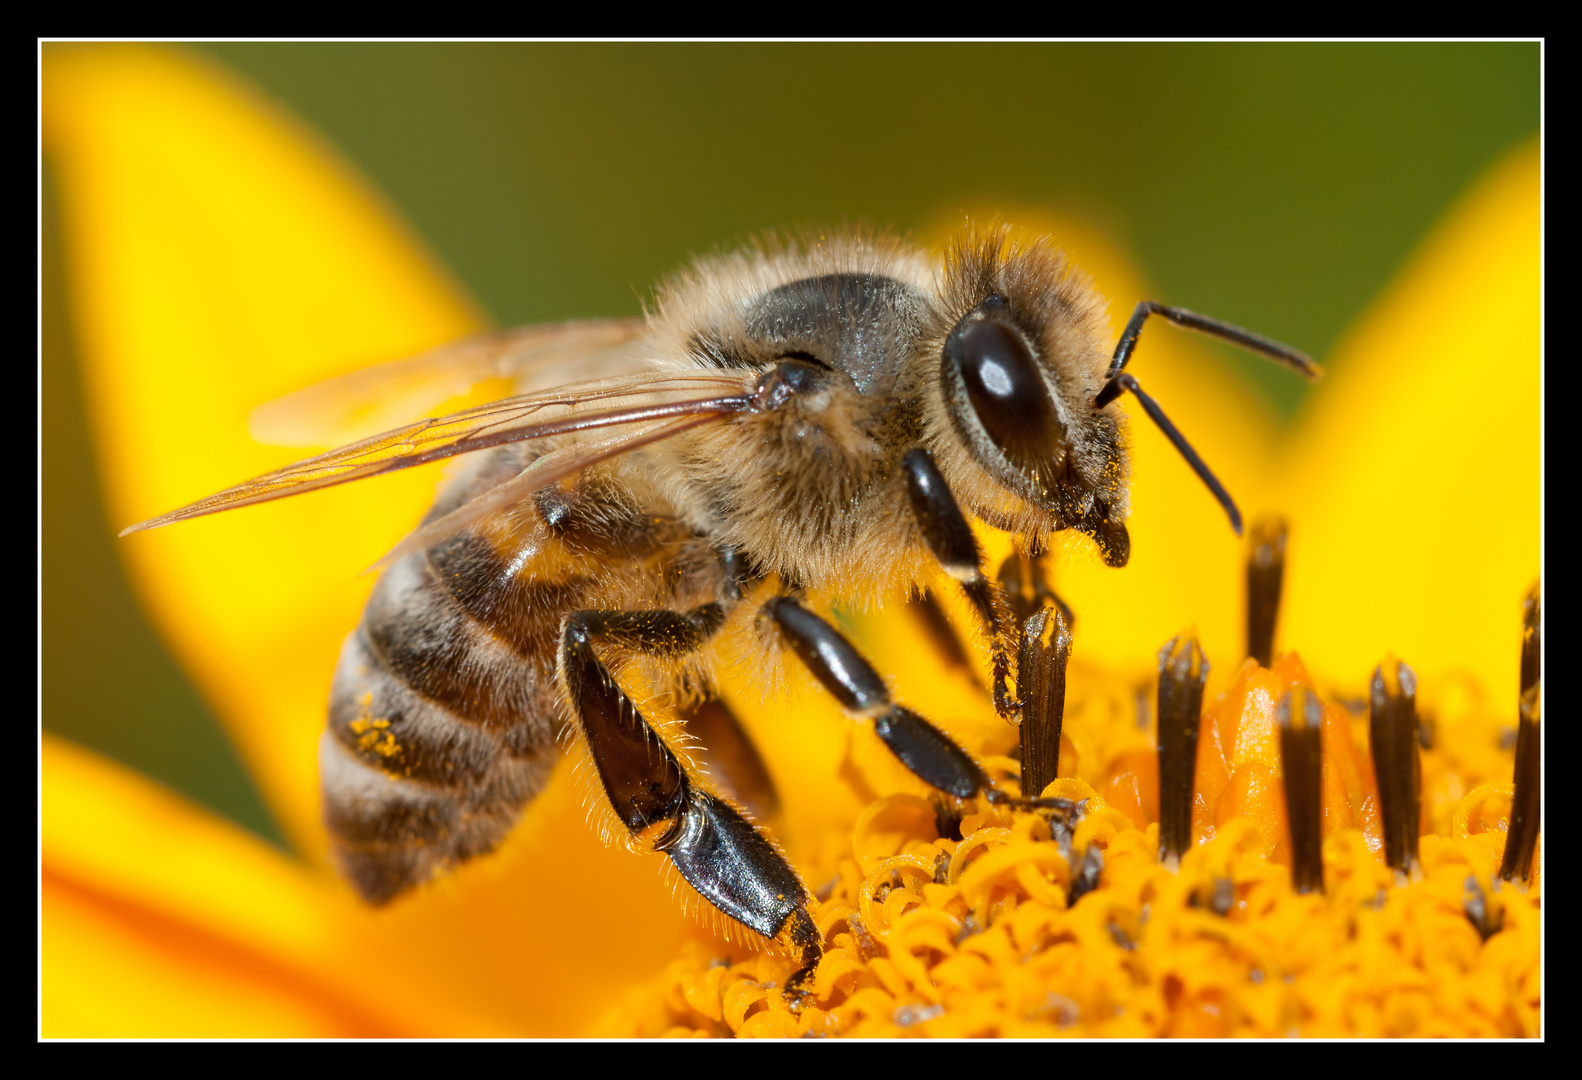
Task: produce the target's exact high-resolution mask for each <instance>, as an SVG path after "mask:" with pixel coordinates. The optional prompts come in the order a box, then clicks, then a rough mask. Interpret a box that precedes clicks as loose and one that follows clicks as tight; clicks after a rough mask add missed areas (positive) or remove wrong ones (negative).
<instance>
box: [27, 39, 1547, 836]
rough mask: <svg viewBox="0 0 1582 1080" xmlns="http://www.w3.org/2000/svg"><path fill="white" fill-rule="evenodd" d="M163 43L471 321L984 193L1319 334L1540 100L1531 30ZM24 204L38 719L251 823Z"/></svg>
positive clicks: (260, 817)
mask: <svg viewBox="0 0 1582 1080" xmlns="http://www.w3.org/2000/svg"><path fill="white" fill-rule="evenodd" d="M194 48H197V50H198V51H200V52H202V53H204V54H206V55H208V56H209V57H210V58H212V59H214V60H217V61H219V62H220V63H222V64H225V65H227V66H229V67H230V68H232V69H233V70H234V71H236V72H237V73H239V74H240V75H242V76H243V77H245V78H247V79H249V80H251V81H252V82H253V83H254V84H255V85H257V86H258V87H260V88H261V89H262V90H263V91H264V92H265V93H266V94H268V95H270V96H271V97H273V98H274V99H275V100H276V101H277V102H278V103H279V104H281V105H282V106H284V107H285V108H286V109H288V110H290V111H291V112H293V113H295V114H296V115H297V116H299V117H301V118H302V119H303V120H304V121H305V122H306V123H307V124H308V125H310V126H311V127H313V128H315V129H317V131H318V132H320V133H321V134H322V135H323V136H324V137H325V138H326V139H327V140H328V141H329V142H330V143H332V144H333V145H334V146H336V147H337V148H338V149H339V151H340V152H341V153H342V154H343V155H345V156H346V157H347V158H348V159H349V160H350V161H351V162H353V163H354V164H355V165H356V166H357V167H358V168H360V169H362V170H363V172H364V173H365V174H366V175H367V176H368V177H370V178H371V180H372V182H373V184H374V185H375V186H376V187H378V188H379V189H381V190H382V191H383V192H384V193H385V194H386V195H387V196H388V197H389V199H390V201H391V202H392V203H393V204H394V205H395V206H396V207H397V208H399V210H400V212H401V213H403V214H404V215H405V216H406V218H407V220H408V221H409V222H410V223H411V224H412V225H413V227H414V228H415V229H416V231H417V232H418V233H419V234H420V235H421V236H422V237H423V238H424V239H425V240H426V241H427V243H428V244H429V245H430V246H431V248H432V249H433V250H434V251H435V252H437V253H438V255H439V257H440V258H441V259H442V260H443V261H444V262H446V263H447V264H448V265H449V267H450V268H451V269H452V271H453V272H454V273H455V274H456V276H457V278H458V279H459V280H460V281H461V282H462V283H463V284H464V285H465V286H466V288H468V289H469V290H470V291H471V293H472V295H473V296H474V297H476V298H477V299H478V301H479V302H480V303H482V305H483V306H484V308H485V309H486V310H487V311H488V312H489V313H490V315H491V316H492V317H493V318H494V319H495V320H496V321H497V322H498V323H500V324H502V325H512V324H522V323H532V322H539V321H545V320H552V319H553V320H558V319H566V318H577V317H582V316H596V315H627V314H635V313H636V312H637V311H638V305H639V298H640V297H641V296H643V295H646V293H647V291H648V289H649V287H650V285H651V284H652V283H653V282H654V280H655V279H656V278H658V277H659V276H660V275H662V274H663V273H665V272H666V271H668V270H670V269H672V268H673V267H674V266H675V265H676V264H677V263H678V262H679V261H680V260H681V259H682V257H684V256H685V254H686V253H688V252H691V251H703V250H708V249H712V248H715V247H718V246H721V245H729V244H732V243H734V242H737V241H739V240H741V239H743V238H745V237H747V236H750V235H752V234H754V233H758V232H761V231H763V230H766V229H769V228H774V227H778V226H786V225H798V224H821V223H833V222H840V221H843V220H847V221H859V220H861V221H867V222H869V223H872V224H875V225H880V226H894V227H896V228H898V229H901V230H903V231H904V230H910V229H918V228H922V227H925V226H927V225H929V224H931V223H935V222H937V221H939V220H940V219H941V217H942V216H945V215H953V214H955V213H957V212H958V211H960V210H963V209H965V208H966V207H968V206H973V207H981V206H984V205H993V204H995V203H996V202H1004V203H1006V204H1016V205H1027V204H1034V205H1042V206H1049V207H1052V208H1059V209H1063V210H1067V211H1075V212H1077V213H1079V214H1081V215H1083V216H1084V217H1085V218H1087V219H1089V220H1091V221H1092V222H1093V223H1094V224H1095V225H1096V226H1098V227H1100V228H1102V229H1104V230H1106V231H1108V232H1109V233H1110V234H1111V235H1112V236H1114V237H1115V238H1116V239H1118V240H1119V241H1120V242H1121V243H1122V244H1123V245H1124V246H1125V247H1127V248H1128V249H1129V250H1130V251H1131V252H1132V253H1133V254H1134V255H1135V257H1136V258H1137V260H1138V262H1139V263H1140V264H1141V266H1142V267H1143V269H1144V272H1145V273H1146V275H1147V276H1148V277H1149V279H1150V280H1151V281H1152V282H1153V284H1154V286H1155V287H1156V289H1157V295H1156V297H1155V298H1157V299H1161V300H1165V301H1168V302H1170V303H1175V304H1181V305H1184V306H1187V307H1191V308H1194V309H1196V310H1199V311H1203V312H1207V313H1212V314H1213V315H1215V316H1217V317H1220V318H1224V319H1229V320H1230V321H1232V322H1237V323H1241V324H1243V325H1246V326H1249V327H1252V328H1255V329H1256V330H1258V331H1259V332H1261V333H1264V334H1267V335H1269V336H1272V337H1275V338H1278V339H1280V340H1284V341H1288V342H1291V343H1292V344H1295V345H1297V346H1299V347H1301V348H1303V349H1306V350H1307V351H1309V352H1311V353H1312V354H1313V355H1314V356H1316V357H1318V358H1319V359H1321V360H1322V359H1323V358H1324V357H1325V355H1326V354H1327V353H1328V351H1329V349H1330V347H1331V346H1332V345H1333V344H1334V343H1335V342H1336V340H1337V339H1338V338H1339V336H1340V335H1341V334H1342V333H1343V332H1344V331H1345V329H1346V328H1347V327H1348V326H1349V324H1350V323H1351V322H1352V321H1353V320H1354V319H1355V318H1356V317H1357V316H1358V315H1360V314H1361V313H1362V312H1363V310H1364V309H1365V308H1366V306H1367V305H1368V303H1369V301H1370V300H1371V299H1372V298H1373V297H1374V296H1376V295H1377V294H1378V293H1379V292H1380V291H1381V289H1382V288H1383V287H1384V285H1385V284H1386V283H1387V282H1388V280H1389V279H1390V277H1391V275H1392V274H1393V273H1394V272H1395V271H1396V270H1397V269H1398V268H1399V267H1400V266H1401V265H1402V263H1403V262H1404V261H1405V260H1406V258H1407V257H1408V256H1409V255H1410V253H1411V251H1412V249H1413V248H1414V246H1415V245H1416V244H1417V243H1418V242H1419V240H1421V239H1422V238H1423V236H1424V235H1425V233H1426V232H1427V231H1428V230H1429V228H1430V227H1431V226H1432V225H1433V224H1434V223H1435V221H1436V220H1438V218H1439V217H1440V216H1441V215H1442V214H1443V213H1444V212H1445V211H1446V210H1447V209H1448V208H1449V207H1450V205H1451V204H1452V202H1453V201H1454V200H1455V198H1456V197H1457V195H1459V194H1460V193H1461V192H1462V190H1463V189H1464V188H1465V187H1466V186H1467V185H1468V184H1469V183H1470V182H1472V181H1473V180H1474V179H1476V178H1477V176H1478V175H1479V174H1480V173H1481V172H1482V171H1483V170H1484V169H1485V168H1487V167H1488V166H1489V165H1490V164H1492V163H1493V162H1494V161H1495V160H1496V159H1497V158H1499V157H1500V156H1501V155H1503V154H1504V153H1505V152H1507V151H1508V150H1510V149H1511V148H1513V147H1514V146H1515V145H1516V144H1518V143H1520V142H1522V141H1523V140H1525V139H1528V138H1530V137H1531V136H1533V135H1534V134H1535V133H1536V132H1537V131H1538V123H1539V94H1540V75H1539V48H1538V46H1537V45H1536V44H1492V45H1490V44H1405V45H1401V44H1359V45H1350V44H1346V45H1329V44H1292V45H1284V44H1277V45H1241V44H1228V45H1172V44H1115V45H1110V44H1069V45H1022V44H1011V45H977V44H973V45H913V44H898V45H889V44H883V45H867V44H834V45H736V44H723V45H716V44H698V45H644V44H628V45H604V44H594V45H538V44H488V45H452V44H443V45H433V44H412V45H384V44H332V45H315V44H289V45H275V44H227V45H215V46H204V47H194ZM43 212H44V230H43V235H44V243H43V267H42V277H41V285H42V292H43V297H42V300H43V304H42V313H43V328H44V334H43V338H44V342H43V357H42V377H43V499H42V502H43V560H42V561H43V583H42V587H43V604H42V632H43V643H42V653H43V656H42V668H43V703H42V711H43V723H44V727H45V729H46V730H49V731H52V732H55V733H57V734H60V735H63V736H66V737H68V738H71V739H74V740H76V741H78V742H80V743H83V744H85V745H88V746H90V747H93V748H95V749H97V750H99V751H101V752H103V753H106V754H108V755H110V756H112V757H115V758H117V759H119V760H121V761H124V762H126V763H128V764H130V765H132V766H133V767H135V768H137V769H140V770H142V771H143V772H145V773H147V774H149V775H151V776H154V777H156V778H158V779H160V780H162V781H164V782H165V783H167V784H170V785H171V786H173V787H175V788H177V789H178V790H181V791H184V792H186V793H188V794H189V795H191V796H193V797H194V798H196V799H198V800H200V801H202V802H204V803H206V804H208V805H209V806H211V807H213V808H215V809H217V810H218V811H220V812H221V813H223V814H226V815H228V816H229V817H231V818H232V819H234V820H236V821H238V822H241V823H242V824H244V825H246V826H247V827H249V828H251V829H253V830H255V831H257V832H258V833H260V834H261V835H264V836H266V837H268V838H270V839H272V840H275V841H276V842H279V835H278V833H277V831H276V830H275V829H274V827H273V825H272V823H271V822H270V820H269V817H268V814H267V813H266V811H265V810H264V809H263V806H262V804H261V803H260V801H259V799H258V796H257V794H256V792H255V791H254V790H253V788H252V786H251V784H250V783H249V781H248V779H247V776H246V774H245V772H244V771H243V769H242V768H241V766H240V764H239V763H238V762H237V760H236V757H235V755H234V754H233V752H232V751H231V748H230V746H229V744H228V743H227V742H226V740H225V737H224V736H223V734H221V732H220V730H219V728H218V726H217V725H216V724H215V722H214V721H213V719H212V718H211V716H210V714H209V712H208V710H207V707H206V706H205V705H204V703H203V702H202V701H201V700H200V699H199V698H198V696H197V695H196V694H195V693H194V692H193V690H192V689H191V687H190V685H189V684H188V682H187V681H186V678H185V676H184V675H183V674H182V673H181V671H180V670H179V669H178V668H177V667H176V666H175V664H174V662H173V661H172V660H171V659H170V657H169V654H168V653H167V652H166V650H165V649H164V647H163V645H162V644H161V643H160V642H159V640H158V639H157V638H156V637H155V636H154V634H153V632H152V631H151V630H150V628H149V626H148V624H147V622H146V620H145V619H144V617H143V616H142V614H141V612H140V611H139V610H138V608H137V605H136V602H135V601H134V600H133V598H132V594H131V591H130V588H129V586H128V585H127V583H126V580H125V577H124V574H123V571H122V568H121V564H120V562H119V555H118V553H117V550H116V548H115V545H114V541H113V536H114V532H113V530H112V529H111V527H110V524H109V523H108V522H107V521H106V519H105V515H104V511H103V508H102V504H101V501H100V499H99V492H98V481H97V478H96V476H95V473H94V465H93V460H92V456H91V453H90V450H89V447H88V433H87V424H86V419H85V416H84V413H83V407H82V399H81V388H80V383H79V375H78V369H77V365H76V361H75V358H74V355H73V351H72V341H71V312H70V297H69V296H68V295H66V293H65V291H64V289H63V281H64V277H63V269H62V266H61V251H60V244H59V229H60V227H61V226H60V222H59V221H58V220H57V218H56V214H55V203H54V200H53V197H52V195H51V192H50V189H49V177H48V173H47V171H46V174H45V196H44V202H43ZM1136 299H1140V298H1139V297H1114V298H1112V301H1113V302H1114V303H1115V304H1116V305H1117V306H1119V307H1122V308H1124V307H1127V306H1129V305H1130V304H1131V303H1132V302H1133V301H1134V300H1136ZM1221 356H1222V360H1223V362H1225V363H1227V364H1232V365H1234V366H1236V367H1237V368H1238V369H1239V370H1242V371H1243V372H1244V373H1245V375H1246V377H1247V378H1248V379H1249V380H1251V381H1252V382H1253V383H1254V384H1256V385H1257V386H1258V387H1260V388H1261V389H1262V391H1263V392H1264V393H1265V394H1266V395H1267V396H1268V398H1269V400H1270V402H1271V404H1272V405H1273V406H1274V407H1275V408H1276V409H1277V410H1278V411H1279V412H1281V413H1282V414H1284V415H1286V416H1289V415H1291V413H1293V412H1294V411H1295V409H1296V408H1297V407H1298V406H1299V404H1300V402H1301V397H1302V394H1303V393H1304V387H1303V384H1302V383H1301V382H1300V381H1299V380H1295V379H1291V378H1289V377H1288V376H1286V375H1284V374H1283V373H1282V372H1280V371H1278V370H1277V369H1275V368H1274V367H1273V366H1272V365H1269V366H1265V365H1260V364H1258V362H1256V361H1252V360H1249V359H1247V358H1244V357H1242V356H1240V355H1239V354H1235V353H1232V352H1229V351H1223V352H1222V353H1221Z"/></svg>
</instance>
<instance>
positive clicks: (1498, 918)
mask: <svg viewBox="0 0 1582 1080" xmlns="http://www.w3.org/2000/svg"><path fill="white" fill-rule="evenodd" d="M1461 910H1462V911H1464V912H1466V913H1467V922H1469V923H1471V924H1472V926H1473V928H1474V929H1476V930H1477V932H1478V937H1480V938H1482V939H1483V940H1484V941H1487V940H1489V938H1491V937H1493V936H1494V935H1495V934H1497V933H1499V932H1500V930H1501V929H1503V928H1504V926H1505V912H1503V911H1495V912H1492V913H1491V912H1490V911H1489V902H1488V897H1487V896H1485V895H1484V893H1483V886H1482V885H1479V884H1478V878H1477V875H1476V874H1468V875H1467V880H1466V882H1465V883H1464V884H1463V885H1462V887H1461Z"/></svg>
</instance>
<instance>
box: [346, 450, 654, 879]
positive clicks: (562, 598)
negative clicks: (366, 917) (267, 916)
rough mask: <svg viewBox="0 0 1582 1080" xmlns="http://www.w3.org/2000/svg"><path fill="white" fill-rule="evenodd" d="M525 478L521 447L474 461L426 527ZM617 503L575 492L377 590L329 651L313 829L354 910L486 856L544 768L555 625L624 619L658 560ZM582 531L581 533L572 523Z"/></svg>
mask: <svg viewBox="0 0 1582 1080" xmlns="http://www.w3.org/2000/svg"><path fill="white" fill-rule="evenodd" d="M523 464H524V460H523V457H522V454H521V452H520V449H519V448H516V447H503V448H501V450H499V451H496V452H493V453H491V454H489V455H486V456H485V460H484V461H483V462H480V467H479V468H477V469H475V470H474V472H473V473H472V474H471V475H469V476H466V477H461V478H458V479H457V480H456V481H455V482H454V483H453V484H452V485H451V486H450V487H449V488H448V489H447V490H446V491H445V492H444V494H443V495H442V497H441V499H440V501H439V502H438V503H436V505H435V507H434V509H433V510H432V511H430V513H429V517H428V520H433V519H434V518H435V517H437V516H439V515H442V514H444V513H446V512H448V511H449V510H450V509H453V508H454V507H455V506H457V505H460V503H461V502H463V501H465V499H466V498H468V497H470V496H471V495H472V494H476V493H477V492H479V491H481V490H483V489H484V488H486V487H488V486H492V484H493V483H495V482H498V480H499V479H501V478H502V476H506V475H510V474H512V473H514V472H515V471H518V470H520V469H521V468H522V466H523ZM620 496H624V497H620ZM630 498H631V497H630V493H629V492H627V491H626V489H624V488H621V489H620V490H619V494H616V493H612V491H611V489H610V487H609V484H608V482H606V483H604V484H602V485H598V486H597V487H596V488H590V482H589V481H584V483H583V485H581V486H580V487H579V488H578V490H577V491H576V492H572V493H570V494H567V493H564V492H557V493H555V494H554V495H553V496H551V497H549V498H548V499H546V498H540V499H538V500H534V501H533V503H532V504H530V505H526V506H522V507H518V508H517V509H516V510H514V511H512V512H510V513H509V514H503V515H498V516H496V517H494V518H491V519H487V520H486V521H484V522H482V523H481V524H480V525H478V526H475V527H474V529H473V530H472V531H470V532H466V533H463V534H461V535H459V536H457V537H454V538H453V539H450V540H447V541H445V542H443V543H441V544H440V545H438V546H436V547H434V548H432V549H430V550H428V551H426V552H419V553H415V554H413V555H409V556H407V557H406V558H404V559H402V560H400V561H399V562H398V563H396V564H395V565H393V566H392V567H391V568H390V569H388V570H386V571H385V572H384V573H383V575H381V577H380V578H379V581H378V583H377V584H376V585H375V587H374V591H373V595H372V596H371V597H370V598H369V601H368V604H367V606H366V607H365V608H364V609H363V616H362V621H361V623H360V624H359V626H358V627H357V629H356V630H355V631H354V632H353V633H352V635H351V636H350V637H349V638H348V639H347V640H346V644H345V646H344V648H343V649H342V651H341V658H340V664H339V666H338V667H337V669H336V673H335V682H334V686H333V689H332V691H331V696H330V711H329V724H328V726H327V728H326V730H325V733H324V736H323V738H322V739H321V741H320V745H319V768H320V785H321V788H322V792H323V799H324V817H325V823H326V825H327V826H328V828H329V831H330V835H331V837H332V838H333V840H334V846H335V852H336V856H337V858H338V861H339V862H340V865H341V868H342V870H343V871H344V873H345V874H346V876H347V877H348V878H349V879H350V880H351V882H352V884H353V885H354V886H355V887H356V888H357V890H358V892H360V893H361V894H362V895H363V897H364V898H365V899H367V900H369V901H371V902H374V903H381V902H383V901H386V900H389V899H391V898H392V897H394V896H396V895H397V894H399V893H401V892H403V891H404V890H406V889H408V888H410V887H412V886H413V885H416V884H419V883H420V882H422V881H424V880H426V879H427V878H429V877H431V876H432V875H433V874H434V873H436V872H437V871H440V870H442V869H444V868H446V867H447V866H451V865H454V864H456V863H459V862H462V861H464V860H466V859H469V858H471V857H473V856H475V855H480V854H483V853H485V852H487V851H489V850H491V849H492V848H493V847H494V846H495V845H496V844H498V843H499V842H500V840H501V839H502V838H503V837H504V836H505V834H506V833H507V832H508V831H509V830H510V829H511V827H512V826H513V825H514V824H515V822H516V820H517V818H518V816H519V815H520V813H521V810H522V808H523V806H524V805H525V804H526V803H527V801H528V800H530V799H531V798H532V797H533V796H534V795H536V794H537V793H538V791H539V790H540V789H541V788H542V787H543V785H544V783H545V782H546V780H547V779H548V776H549V772H550V769H551V768H552V766H553V765H554V762H555V760H556V757H557V743H556V736H557V733H558V729H559V724H560V721H559V718H558V717H559V695H558V690H557V688H556V683H555V650H556V645H557V637H558V633H559V628H560V624H561V620H562V619H563V618H564V616H565V615H566V614H567V613H568V612H570V611H574V610H577V609H579V608H588V607H592V608H604V607H618V606H624V603H625V602H627V601H628V600H629V598H630V593H631V587H632V586H633V585H639V587H640V581H641V579H644V578H650V577H651V575H652V573H653V571H654V569H656V567H654V566H652V563H653V562H654V556H655V555H656V554H657V555H660V559H659V561H660V562H664V561H668V560H665V559H664V558H663V555H664V554H665V553H663V552H659V551H656V548H655V544H654V541H655V540H656V539H658V534H662V533H666V532H668V531H669V530H667V529H664V528H656V526H659V525H661V523H662V519H659V518H656V517H655V516H654V515H652V514H648V515H636V517H635V518H634V517H633V515H630V514H626V515H623V514H621V513H620V512H619V511H620V510H621V509H622V504H623V503H629V502H630ZM612 505H613V507H614V509H615V511H616V512H615V513H613V514H612V511H611V508H612ZM579 506H582V507H584V512H583V513H581V514H580V515H579V514H578V513H577V510H578V508H579ZM590 517H591V519H592V520H593V522H594V524H595V526H597V527H594V528H592V530H591V532H590V529H589V527H588V521H587V520H579V519H589V518H590ZM623 518H625V519H626V520H627V523H628V524H629V525H630V524H638V523H641V525H642V527H641V528H640V529H639V530H638V531H639V532H641V533H642V534H643V536H642V538H641V540H642V542H640V543H638V544H637V546H636V548H634V547H633V546H632V545H631V544H630V543H625V544H618V545H616V546H615V547H613V548H612V546H611V543H610V541H611V540H612V538H614V534H612V533H611V532H610V530H609V529H607V528H604V527H603V526H604V525H606V524H608V523H610V522H618V521H620V520H621V519H623ZM619 531H620V530H616V532H619ZM626 533H627V535H626V540H628V541H630V540H631V539H633V536H632V535H631V533H632V530H630V529H628V530H626ZM659 546H660V547H664V546H665V544H664V543H663V541H661V542H660V544H659ZM639 549H641V550H639ZM634 578H636V579H638V580H634ZM648 588H649V589H650V590H651V592H650V595H652V592H654V591H658V589H657V587H656V586H655V585H649V586H648ZM656 599H657V598H656Z"/></svg>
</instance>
